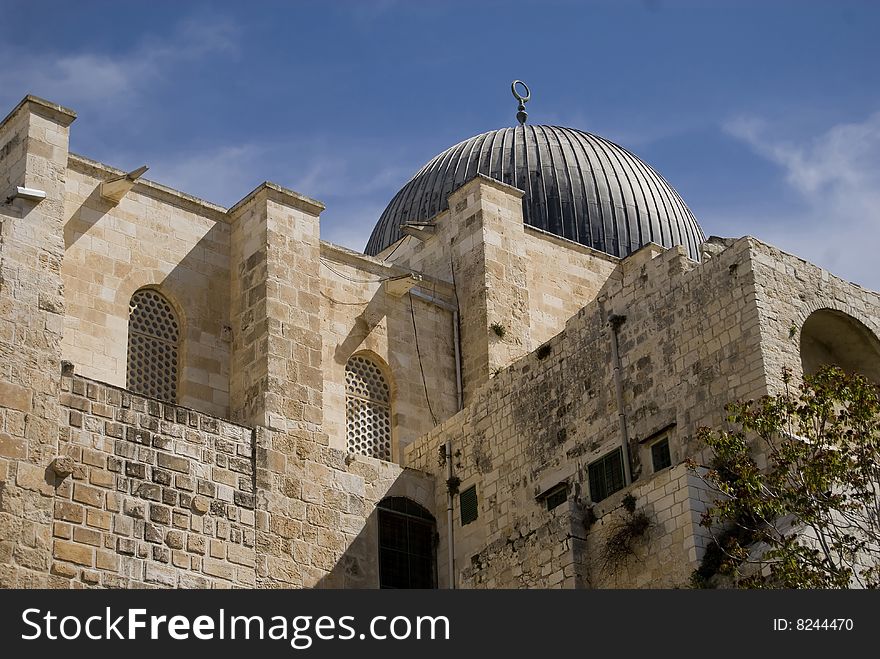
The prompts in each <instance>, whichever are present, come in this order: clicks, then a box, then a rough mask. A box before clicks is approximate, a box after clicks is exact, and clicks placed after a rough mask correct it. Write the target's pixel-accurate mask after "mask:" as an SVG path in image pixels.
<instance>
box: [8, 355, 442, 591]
mask: <svg viewBox="0 0 880 659" xmlns="http://www.w3.org/2000/svg"><path fill="white" fill-rule="evenodd" d="M60 402H61V406H62V410H61V411H62V418H63V420H64V423H63V428H62V431H61V441H60V442H59V446H58V452H59V455H60V456H64V457H66V458H69V459H70V461H71V462H70V473H69V474H64V475H61V476H58V475H56V474H55V472H54V470H53V469H48V470H46V469H40V470H36V469H29V468H27V467H26V466H25V467H22V466H21V463H18V464H17V465H15V467H13V469H12V471H13V473H15V472H16V469H17V470H18V474H19V476H18V478H19V484H20V487H22V488H24V489H25V490H26V491H32V492H33V493H34V494H36V495H37V496H40V497H41V498H42V499H44V500H45V509H46V512H47V514H48V516H49V518H48V521H49V524H50V526H49V528H48V530H47V532H46V533H45V537H41V536H39V535H38V534H37V530H36V529H35V528H34V527H32V526H30V525H28V524H27V523H26V522H25V523H21V524H19V525H18V526H17V527H16V529H15V530H16V532H18V533H20V534H21V535H22V537H23V538H25V539H27V538H30V540H29V542H30V543H31V544H33V545H35V547H34V549H33V553H34V555H35V556H39V557H40V558H42V559H43V560H44V561H45V566H44V568H43V573H42V574H41V576H42V578H43V579H44V581H43V583H44V584H45V585H48V586H50V587H56V588H81V587H105V588H150V587H156V588H175V587H176V588H228V587H237V586H244V587H254V586H258V587H266V588H273V587H320V588H340V587H346V588H375V587H377V586H378V583H379V573H378V553H377V548H378V526H377V518H376V512H375V507H376V504H377V503H378V502H379V501H381V500H382V499H383V498H385V497H386V496H406V497H408V498H410V499H412V500H414V501H416V502H418V503H420V504H421V505H423V506H428V505H431V502H432V501H433V499H434V492H433V483H432V482H431V481H429V480H428V479H427V478H425V477H424V476H423V475H421V474H419V473H417V472H415V471H413V470H408V469H403V468H401V467H399V466H398V465H395V464H392V463H388V462H382V461H379V460H375V459H372V458H367V457H364V456H353V455H348V454H347V453H345V452H343V451H338V450H335V449H332V448H329V447H326V446H321V445H319V444H317V443H315V442H307V441H303V440H302V439H301V438H297V437H295V436H292V435H290V434H287V433H282V432H277V431H272V430H269V429H267V428H257V429H253V430H252V429H251V428H247V427H245V426H241V425H237V424H233V423H230V422H228V421H224V420H222V419H218V418H216V417H213V416H210V415H207V414H203V413H200V412H196V411H194V410H191V409H187V408H184V407H180V406H176V405H170V404H165V403H161V402H159V401H156V400H153V399H149V398H145V397H143V396H137V395H132V394H131V393H130V392H128V391H126V390H124V389H120V388H117V387H113V386H110V385H106V384H103V383H99V382H95V381H93V380H90V379H87V378H84V377H81V376H79V375H75V374H73V373H72V372H71V371H70V370H68V371H67V373H66V374H65V375H64V377H62V378H61V393H60ZM281 448H283V449H284V450H283V451H279V449H281ZM266 486H268V487H270V488H272V489H264V487H266ZM4 521H5V520H4ZM0 528H3V529H6V528H7V527H6V526H2V527H0ZM4 585H6V584H4Z"/></svg>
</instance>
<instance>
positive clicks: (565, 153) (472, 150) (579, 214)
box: [365, 125, 704, 260]
mask: <svg viewBox="0 0 880 659" xmlns="http://www.w3.org/2000/svg"><path fill="white" fill-rule="evenodd" d="M477 173H480V174H485V175H486V176H489V177H491V178H494V179H496V180H498V181H501V182H503V183H507V184H509V185H512V186H515V187H517V188H519V189H521V190H524V191H525V195H524V196H523V219H524V221H525V223H526V224H528V225H530V226H533V227H536V228H538V229H543V230H544V231H548V232H550V233H553V234H556V235H557V236H562V237H563V238H568V239H569V240H574V241H576V242H579V243H581V244H583V245H587V246H588V247H592V248H594V249H597V250H600V251H602V252H605V253H607V254H612V255H614V256H620V257H622V256H626V255H627V254H630V253H631V252H634V251H635V250H637V249H638V248H639V247H642V246H643V245H646V244H647V243H649V242H655V243H658V244H660V245H663V246H664V247H672V246H673V245H683V246H684V247H685V248H686V249H687V252H688V254H689V255H690V257H691V258H692V259H694V260H699V245H700V243H702V242H703V240H704V236H703V232H702V230H701V229H700V226H699V224H697V220H696V218H695V217H694V215H693V213H691V212H690V210H689V209H688V207H687V206H685V203H684V202H683V201H682V199H681V197H679V196H678V193H677V192H676V191H675V190H674V189H673V188H672V186H671V185H669V183H667V182H666V180H665V179H664V178H663V177H662V176H660V175H659V174H658V173H657V172H655V171H654V170H653V169H651V168H650V167H649V166H648V165H646V164H645V163H644V162H642V161H641V160H639V159H638V158H637V157H636V156H634V155H633V154H631V153H630V152H629V151H627V150H626V149H624V148H623V147H621V146H618V145H617V144H614V143H613V142H609V141H608V140H606V139H603V138H601V137H598V136H596V135H592V134H590V133H586V132H584V131H580V130H575V129H572V128H560V127H558V126H532V125H525V126H518V127H516V128H501V129H498V130H493V131H489V132H488V133H483V134H482V135H477V136H476V137H472V138H470V139H469V140H465V141H464V142H461V143H460V144H456V145H455V146H453V147H451V148H449V149H447V150H446V151H444V152H443V153H441V154H440V155H438V156H437V157H435V158H434V159H433V160H431V161H430V162H429V163H428V164H427V165H425V166H424V167H422V169H421V170H420V171H419V172H418V173H417V174H416V175H415V176H414V177H413V178H412V180H410V182H409V183H407V184H406V185H405V186H403V188H402V189H401V190H400V192H398V193H397V194H396V195H395V196H394V199H392V200H391V203H390V204H388V207H387V208H386V209H385V212H383V213H382V217H380V218H379V222H378V223H377V224H376V226H375V228H374V229H373V233H372V235H371V236H370V240H369V241H368V242H367V247H366V250H365V251H366V253H367V254H378V253H379V252H381V251H382V250H383V249H385V248H386V247H388V246H389V245H391V244H393V243H394V242H396V241H397V240H398V239H399V238H400V237H401V233H400V228H399V227H400V225H401V224H405V223H407V222H424V221H426V220H429V219H430V218H432V217H434V216H435V215H436V214H437V213H439V212H441V211H443V210H446V209H447V208H448V204H447V199H446V198H447V196H448V195H449V194H450V193H451V192H452V191H453V190H455V189H457V188H458V187H460V186H461V185H462V184H463V183H465V182H466V181H468V180H469V179H471V178H473V177H474V176H475V175H476V174H477Z"/></svg>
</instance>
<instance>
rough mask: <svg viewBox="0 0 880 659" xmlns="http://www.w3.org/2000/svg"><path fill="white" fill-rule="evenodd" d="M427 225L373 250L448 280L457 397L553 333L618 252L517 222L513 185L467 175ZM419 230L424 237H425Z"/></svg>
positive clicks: (597, 285) (592, 292)
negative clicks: (454, 316) (457, 326)
mask: <svg viewBox="0 0 880 659" xmlns="http://www.w3.org/2000/svg"><path fill="white" fill-rule="evenodd" d="M432 222H434V224H435V228H434V230H433V234H426V238H425V239H423V240H419V239H416V238H414V237H407V238H404V239H403V241H402V242H400V243H399V244H398V245H397V246H394V247H389V248H388V249H387V250H385V251H384V252H383V253H382V254H380V255H379V256H380V257H382V258H387V259H388V260H389V261H391V262H394V263H395V264H398V265H402V266H405V267H408V268H412V269H413V270H417V271H420V272H424V273H427V274H429V275H431V276H433V277H436V278H438V279H442V280H445V281H448V282H452V283H454V285H455V287H456V293H457V296H456V300H457V303H458V305H459V308H460V311H461V318H462V322H461V334H462V343H463V345H464V350H463V367H464V368H463V373H464V391H465V396H464V398H465V400H466V401H470V400H471V399H472V396H473V394H474V392H475V391H476V390H477V389H478V388H479V387H481V386H482V385H483V384H485V383H486V382H487V381H488V380H489V378H491V377H492V376H493V375H494V374H495V373H496V372H497V371H498V370H499V369H501V368H504V367H506V366H508V365H509V364H511V363H512V362H513V361H515V360H516V359H518V358H519V357H521V356H522V355H524V354H526V353H528V352H529V351H531V350H534V349H535V348H537V347H538V346H539V345H541V344H542V343H544V342H545V341H547V340H548V339H549V338H550V337H552V336H554V335H555V334H557V333H558V332H560V331H561V330H562V329H563V327H564V326H565V322H566V321H567V320H568V318H570V317H571V316H572V315H573V314H574V313H575V312H576V311H578V310H579V309H580V308H581V307H583V306H584V305H585V304H587V303H589V302H590V301H592V300H593V299H594V298H595V297H596V294H597V293H598V291H599V290H600V289H601V287H602V286H603V284H604V283H605V281H606V279H607V278H608V276H609V274H610V273H611V272H612V270H613V269H614V267H615V265H616V263H617V262H618V259H616V258H614V257H611V256H608V255H605V254H602V253H600V252H596V251H595V250H592V249H589V248H587V247H584V246H582V245H579V244H576V243H572V242H570V241H566V240H563V239H561V238H557V237H555V236H552V235H550V234H547V233H546V232H543V231H538V230H535V229H532V228H530V227H526V226H525V225H524V224H523V220H522V192H521V191H520V190H517V189H516V188H512V187H511V186H509V185H505V184H503V183H499V182H498V181H495V180H493V179H489V178H487V177H484V176H477V177H475V178H473V179H471V180H470V181H468V182H467V183H465V184H464V185H462V186H461V187H460V188H458V189H457V190H455V191H454V192H453V193H452V194H451V195H450V196H449V210H448V211H444V212H443V213H440V214H439V215H438V216H437V217H435V218H433V220H432ZM428 236H429V237H428Z"/></svg>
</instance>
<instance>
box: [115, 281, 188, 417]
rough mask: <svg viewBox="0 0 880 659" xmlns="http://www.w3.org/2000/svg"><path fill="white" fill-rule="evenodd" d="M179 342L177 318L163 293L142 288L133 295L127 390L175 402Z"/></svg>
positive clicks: (130, 317) (130, 315)
mask: <svg viewBox="0 0 880 659" xmlns="http://www.w3.org/2000/svg"><path fill="white" fill-rule="evenodd" d="M179 340H180V325H179V323H178V322H177V315H176V314H175V313H174V309H173V308H172V307H171V305H170V304H169V303H168V300H166V299H165V298H164V297H163V296H162V294H161V293H159V292H157V291H154V290H151V289H143V290H140V291H137V292H136V293H135V294H134V295H132V296H131V304H130V306H129V318H128V376H127V382H126V387H127V388H128V389H130V390H131V391H134V392H136V393H139V394H145V395H147V396H152V397H153V398H158V399H159V400H165V401H168V402H172V403H176V402H177V369H178V366H177V362H178V352H179V350H178V346H179Z"/></svg>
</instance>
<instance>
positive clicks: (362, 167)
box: [0, 0, 880, 289]
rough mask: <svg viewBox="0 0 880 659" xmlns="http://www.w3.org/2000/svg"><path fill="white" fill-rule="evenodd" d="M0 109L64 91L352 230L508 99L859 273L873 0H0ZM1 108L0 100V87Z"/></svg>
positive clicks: (193, 165)
mask: <svg viewBox="0 0 880 659" xmlns="http://www.w3.org/2000/svg"><path fill="white" fill-rule="evenodd" d="M0 16H2V22H3V24H4V30H3V33H4V36H3V39H2V40H0V115H2V114H5V112H6V111H7V110H8V109H11V108H12V107H13V106H14V105H15V104H16V103H17V102H18V101H19V100H20V99H21V97H22V96H24V94H26V93H32V94H36V95H38V96H43V97H45V98H48V99H50V100H52V101H56V102H58V103H61V104H63V105H66V106H68V107H71V108H72V109H74V110H76V111H77V113H78V114H79V118H78V119H77V121H76V122H75V123H74V125H73V127H72V133H71V149H72V150H73V151H75V152H77V153H80V154H82V155H85V156H88V157H91V158H94V159H97V160H100V161H102V162H106V163H108V164H110V165H113V166H116V167H120V168H123V169H134V168H135V167H137V166H139V165H142V164H148V165H149V166H150V172H149V173H148V174H147V177H148V178H151V179H153V180H156V181H158V182H160V183H163V184H166V185H169V186H171V187H174V188H178V189H181V190H184V191H186V192H189V193H191V194H195V195H197V196H200V197H203V198H205V199H208V200H210V201H213V202H215V203H220V204H223V205H231V204H233V203H235V202H236V201H237V200H238V199H240V198H241V197H243V196H244V195H245V194H246V193H247V192H249V191H250V190H251V189H252V188H253V187H255V186H256V185H257V184H258V183H260V182H261V181H264V180H271V181H275V182H277V183H280V184H281V185H284V186H287V187H290V188H293V189H294V190H297V191H298V192H301V193H303V194H306V195H308V196H311V197H315V198H317V199H320V200H321V201H323V202H324V203H325V204H326V205H327V210H326V211H325V213H324V215H323V216H322V237H323V238H324V239H325V240H329V241H332V242H336V243H339V244H342V245H345V246H348V247H351V248H353V249H358V250H360V249H362V248H363V246H364V244H365V242H366V239H367V237H368V235H369V232H370V230H371V228H372V226H373V224H374V223H375V221H376V219H377V218H378V216H379V215H380V213H381V212H382V210H383V208H384V207H385V204H386V203H387V202H388V201H389V200H390V199H391V197H392V196H393V195H394V193H395V192H396V191H397V190H398V189H399V188H400V187H401V186H402V185H403V184H404V183H405V182H406V181H407V180H408V179H409V178H410V176H412V174H413V173H415V171H416V170H417V169H418V168H419V167H421V165H422V164H424V163H425V162H426V161H427V160H429V159H430V158H431V157H432V156H433V155H435V154H436V153H438V152H440V151H442V150H443V149H445V148H447V147H448V146H451V145H452V144H454V143H456V142H459V141H460V140H462V139H465V138H467V137H470V136H472V135H474V134H477V133H481V132H484V131H486V130H491V129H494V128H498V127H501V126H508V125H513V124H514V122H515V118H514V115H515V112H516V104H515V101H514V100H513V98H512V97H511V95H510V89H509V87H510V81H511V80H513V79H515V78H519V79H523V80H525V81H526V82H527V83H528V84H529V86H530V87H531V89H532V100H531V101H530V102H529V105H528V110H529V121H530V122H531V123H548V124H558V125H566V126H571V127H575V128H580V129H583V130H587V131H590V132H594V133H597V134H599V135H602V136H604V137H607V138H609V139H611V140H614V141H616V142H618V143H619V144H621V145H623V146H625V147H627V148H629V149H630V150H632V151H634V152H635V153H636V154H638V155H639V156H641V157H642V158H643V159H644V160H645V161H647V162H648V163H650V164H651V165H653V166H654V167H655V168H656V169H657V170H658V171H660V172H661V173H662V174H663V175H664V176H665V177H666V178H667V179H668V180H669V181H670V182H671V183H672V185H673V186H674V187H675V188H676V189H677V190H678V191H679V192H680V193H681V195H682V197H683V198H684V199H685V201H686V202H687V203H688V205H689V206H690V207H691V209H692V210H693V211H694V213H695V215H696V216H697V218H698V219H699V220H700V222H701V224H702V226H703V228H704V230H705V232H706V233H707V234H716V235H724V236H740V235H744V234H752V235H755V236H758V237H759V238H762V239H764V240H766V241H768V242H771V243H773V244H775V245H777V246H779V247H781V248H783V249H785V250H787V251H791V252H794V253H796V254H798V255H800V256H803V257H804V258H807V259H808V260H811V261H813V262H816V263H819V264H820V265H823V266H824V267H827V268H829V269H830V270H831V271H832V272H834V273H836V274H839V275H840V276H843V277H845V278H847V279H850V280H853V281H856V282H858V283H861V284H863V285H865V286H868V287H870V288H873V289H880V258H877V256H876V253H877V245H880V38H878V33H880V3H878V2H870V1H869V0H864V1H862V2H850V1H846V0H835V1H831V0H829V1H827V2H811V1H810V0H797V1H791V2H784V1H782V0H763V1H760V2H757V1H756V2H751V1H748V0H740V1H738V2H721V1H718V2H711V1H709V0H704V1H702V2H696V1H691V2H685V1H680V2H675V1H673V0H632V1H628V0H616V1H611V0H608V1H604V2H599V1H596V2H589V1H583V0H581V1H578V2H576V1H565V0H543V1H541V2H518V1H516V0H506V1H503V2H495V1H491V2H490V1H482V2H481V1H479V0H470V1H469V2H458V1H455V0H446V1H444V2H440V1H439V0H435V1H433V2H427V1H424V0H423V1H419V2H416V1H414V0H411V1H409V2H403V1H394V0H376V1H375V2H372V1H368V0H360V1H355V0H339V1H336V2H331V1H325V2H295V1H287V2H280V1H275V2H260V1H258V0H254V1H252V2H249V3H245V2H214V3H210V4H209V3H198V2H182V1H178V2H165V1H159V0H156V1H154V2H149V3H125V2H118V0H116V1H114V2H97V1H94V2H86V1H82V2H69V1H67V2H45V1H43V0H0ZM2 108H6V110H2Z"/></svg>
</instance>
